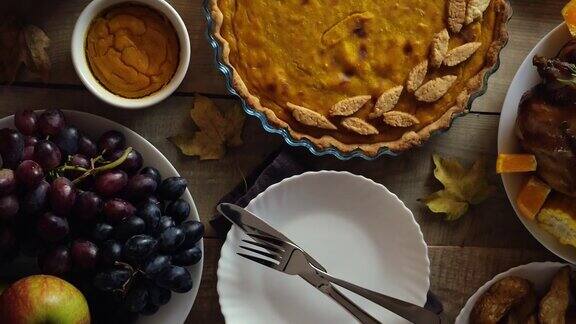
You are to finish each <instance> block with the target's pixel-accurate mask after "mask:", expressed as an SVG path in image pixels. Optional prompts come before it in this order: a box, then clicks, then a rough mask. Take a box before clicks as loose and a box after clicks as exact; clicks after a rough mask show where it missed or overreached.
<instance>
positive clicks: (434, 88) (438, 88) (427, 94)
mask: <svg viewBox="0 0 576 324" xmlns="http://www.w3.org/2000/svg"><path fill="white" fill-rule="evenodd" d="M456 78H457V77H456V76H455V75H446V76H443V77H440V78H436V79H434V80H430V81H428V82H426V83H425V84H424V85H423V86H421V87H420V88H419V89H418V90H416V92H414V95H415V96H416V99H418V101H423V102H434V101H437V100H438V99H440V98H442V97H443V96H444V95H445V94H446V92H448V90H449V89H450V88H451V87H452V85H453V84H454V82H455V81H456Z"/></svg>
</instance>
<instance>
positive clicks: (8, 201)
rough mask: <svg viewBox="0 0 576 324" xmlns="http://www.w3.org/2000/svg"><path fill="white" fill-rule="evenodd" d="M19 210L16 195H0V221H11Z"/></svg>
mask: <svg viewBox="0 0 576 324" xmlns="http://www.w3.org/2000/svg"><path fill="white" fill-rule="evenodd" d="M19 210H20V203H18V197H16V195H8V196H4V197H0V223H4V224H6V223H13V222H14V220H15V219H16V215H18V211H19Z"/></svg>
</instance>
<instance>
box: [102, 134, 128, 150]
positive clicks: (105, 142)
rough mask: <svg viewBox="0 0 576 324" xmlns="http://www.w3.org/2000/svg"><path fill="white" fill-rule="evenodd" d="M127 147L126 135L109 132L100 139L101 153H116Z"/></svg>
mask: <svg viewBox="0 0 576 324" xmlns="http://www.w3.org/2000/svg"><path fill="white" fill-rule="evenodd" d="M125 146H126V138H125V137H124V134H122V133H120V132H118V131H115V130H111V131H107V132H106V133H104V134H102V136H100V139H98V149H99V150H100V152H102V151H106V152H114V151H116V150H121V149H123V148H124V147H125Z"/></svg>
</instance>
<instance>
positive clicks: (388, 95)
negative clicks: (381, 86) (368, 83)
mask: <svg viewBox="0 0 576 324" xmlns="http://www.w3.org/2000/svg"><path fill="white" fill-rule="evenodd" d="M403 89H404V87H403V86H396V87H393V88H390V89H388V90H386V91H384V92H383V93H382V94H381V95H380V97H379V98H378V101H376V105H374V111H373V112H372V113H370V115H368V118H377V117H380V116H382V114H383V113H385V112H387V111H390V110H392V109H394V107H396V104H397V103H398V100H399V99H400V95H401V94H402V90H403Z"/></svg>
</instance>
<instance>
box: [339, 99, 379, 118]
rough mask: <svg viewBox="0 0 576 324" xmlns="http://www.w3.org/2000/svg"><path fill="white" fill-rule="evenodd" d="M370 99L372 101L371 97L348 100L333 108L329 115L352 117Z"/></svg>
mask: <svg viewBox="0 0 576 324" xmlns="http://www.w3.org/2000/svg"><path fill="white" fill-rule="evenodd" d="M370 99H372V97H371V96H356V97H351V98H346V99H344V100H341V101H339V102H338V103H336V104H335V105H334V106H332V108H330V112H329V114H330V116H350V115H352V114H353V113H355V112H357V111H358V110H360V108H362V106H364V105H365V104H366V103H367V102H368V101H369V100H370Z"/></svg>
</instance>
